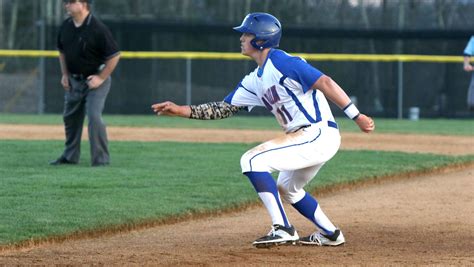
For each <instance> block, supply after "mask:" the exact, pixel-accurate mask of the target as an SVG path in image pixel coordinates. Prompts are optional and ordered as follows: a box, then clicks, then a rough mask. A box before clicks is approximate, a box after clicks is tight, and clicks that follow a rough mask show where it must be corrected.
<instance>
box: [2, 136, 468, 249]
mask: <svg viewBox="0 0 474 267" xmlns="http://www.w3.org/2000/svg"><path fill="white" fill-rule="evenodd" d="M252 146H253V145H251V144H205V143H203V144H192V143H174V142H149V143H147V142H111V143H110V150H111V155H112V165H111V166H109V167H105V168H102V167H99V168H92V167H89V155H88V154H89V153H88V143H87V142H84V144H83V147H82V150H83V153H82V154H83V159H82V162H81V163H80V164H79V165H77V166H58V167H54V166H49V165H48V164H47V162H48V160H50V159H54V158H55V157H57V156H58V154H59V153H60V152H61V151H62V149H63V142H59V141H5V140H0V148H1V149H0V166H1V168H0V177H1V179H0V245H8V244H14V243H17V242H21V241H24V240H31V239H33V240H35V239H41V238H45V237H48V236H57V235H65V234H70V233H73V232H77V231H88V230H93V229H101V228H106V227H109V226H116V225H133V224H135V223H140V222H143V221H150V220H160V219H163V218H167V217H169V216H179V215H185V214H190V213H196V212H206V211H212V210H218V209H224V208H230V207H236V206H239V205H242V204H244V203H249V202H255V201H257V199H258V198H257V194H255V192H254V189H253V188H252V186H251V185H250V183H249V182H248V181H247V179H246V178H245V176H243V175H242V174H241V173H240V166H239V162H240V156H241V154H243V153H244V152H245V151H246V150H247V149H249V148H250V147H252ZM466 161H474V156H469V157H450V156H440V155H432V154H406V153H394V152H375V151H340V152H339V153H338V154H337V155H336V157H335V158H334V159H333V160H331V161H330V162H328V163H327V164H326V166H325V167H324V168H323V169H322V170H321V172H320V174H319V175H318V177H317V178H316V179H314V180H313V182H312V183H311V185H310V187H309V189H311V188H315V187H321V186H327V185H331V184H336V183H341V182H349V181H355V180H359V179H366V178H372V177H378V176H384V175H390V174H395V173H399V172H407V171H415V170H426V169H431V168H434V167H439V166H443V165H446V164H452V163H456V162H458V163H459V162H466Z"/></svg>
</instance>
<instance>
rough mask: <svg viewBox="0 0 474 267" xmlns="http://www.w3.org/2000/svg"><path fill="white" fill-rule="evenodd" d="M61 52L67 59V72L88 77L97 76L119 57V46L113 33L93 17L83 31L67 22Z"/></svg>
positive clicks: (61, 42) (81, 28) (67, 20)
mask: <svg viewBox="0 0 474 267" xmlns="http://www.w3.org/2000/svg"><path fill="white" fill-rule="evenodd" d="M57 46H58V49H59V51H60V52H61V53H63V54H64V55H65V58H66V66H67V70H68V71H69V73H71V74H82V75H84V76H85V77H87V76H89V75H92V74H96V73H97V72H98V70H99V67H100V66H101V65H102V64H104V63H105V61H107V60H108V59H110V58H112V57H114V56H116V55H118V54H119V53H120V51H119V50H118V46H117V43H116V42H115V40H114V39H113V37H112V34H111V33H110V30H109V29H108V28H107V27H106V26H105V25H104V24H103V23H102V22H101V21H100V20H98V19H97V18H95V16H93V15H92V13H89V15H88V16H87V17H86V19H85V20H84V22H83V23H82V25H81V26H80V27H76V26H74V21H73V20H72V18H68V19H66V20H65V21H64V22H63V24H62V25H61V28H60V29H59V34H58V43H57Z"/></svg>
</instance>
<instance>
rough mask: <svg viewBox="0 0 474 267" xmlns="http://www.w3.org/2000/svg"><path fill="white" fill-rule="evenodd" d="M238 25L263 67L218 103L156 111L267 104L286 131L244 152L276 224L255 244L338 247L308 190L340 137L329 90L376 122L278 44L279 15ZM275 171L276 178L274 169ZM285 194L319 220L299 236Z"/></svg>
mask: <svg viewBox="0 0 474 267" xmlns="http://www.w3.org/2000/svg"><path fill="white" fill-rule="evenodd" d="M234 30H236V31H238V32H241V33H242V35H241V37H240V45H241V46H240V47H241V53H242V54H243V55H245V56H248V57H251V58H252V59H254V60H255V62H256V63H257V64H258V67H257V68H256V69H255V70H254V71H253V72H251V73H250V74H248V75H247V76H245V77H244V78H243V79H242V81H241V82H239V84H238V85H237V86H236V88H235V89H234V90H233V91H232V92H231V93H230V94H229V95H228V96H227V97H225V99H224V100H223V101H221V102H210V103H206V104H201V105H190V106H180V105H176V104H175V103H172V102H169V101H167V102H162V103H157V104H154V105H152V109H153V111H154V112H155V113H157V114H158V115H168V116H181V117H186V118H191V119H203V120H208V119H222V118H227V117H229V116H231V115H233V114H235V113H237V112H238V111H240V110H242V109H245V110H247V111H250V110H252V108H253V107H255V106H264V107H266V108H267V109H268V110H269V111H270V112H271V113H273V115H274V116H275V118H276V119H277V121H278V123H279V124H280V125H281V127H282V128H283V130H284V131H285V133H286V134H285V135H284V136H283V137H278V138H276V139H273V140H270V141H267V142H265V143H263V144H261V145H258V146H256V147H254V148H252V149H250V150H249V151H247V152H246V153H245V154H244V155H243V156H242V158H241V161H240V164H241V167H242V173H243V174H244V175H246V176H247V177H248V178H249V179H250V182H251V183H252V185H253V186H254V188H255V190H256V191H257V193H258V195H259V197H260V199H261V200H262V202H263V204H264V205H265V207H266V209H267V211H268V213H269V214H270V217H271V220H272V228H271V231H270V232H269V233H268V234H267V235H265V236H263V237H261V238H258V239H257V240H255V241H254V242H253V245H254V246H256V247H269V246H274V245H279V244H295V243H296V242H298V241H299V243H300V244H303V245H317V246H337V245H341V244H343V243H344V242H345V239H344V236H343V234H342V232H341V230H340V229H338V228H337V227H336V226H335V225H334V224H333V223H332V222H331V221H330V220H329V218H328V217H327V216H326V215H325V214H324V212H323V211H322V209H321V207H320V205H319V204H318V202H317V200H316V199H315V198H314V197H312V196H311V195H310V194H309V193H307V192H305V190H304V189H303V188H304V186H305V185H306V184H308V183H309V182H310V181H311V179H313V177H314V176H315V175H316V174H317V173H318V171H319V170H320V169H321V167H322V166H323V165H324V164H325V163H326V162H327V161H328V160H329V159H331V158H332V157H333V156H334V155H335V154H336V152H337V150H338V149H339V145H340V142H341V137H340V135H339V130H338V126H337V124H336V122H335V120H334V117H333V115H332V113H331V110H330V108H329V105H328V102H327V100H326V97H327V98H329V99H330V100H331V101H332V102H334V103H335V104H336V105H337V106H339V107H340V108H341V109H343V110H344V112H345V114H346V115H347V116H348V117H349V118H350V119H352V120H354V122H355V123H356V124H357V125H358V126H359V128H360V129H361V130H362V131H363V132H366V133H369V132H371V131H373V130H374V128H375V124H374V121H373V120H372V119H371V118H370V117H368V116H366V115H364V114H362V113H360V112H359V110H358V109H357V107H356V106H355V105H354V104H353V103H351V100H350V98H349V97H348V96H347V94H346V93H345V92H344V91H343V90H342V89H341V87H339V85H338V84H337V83H336V82H334V81H333V80H332V79H331V78H330V77H328V76H326V75H324V74H323V73H322V72H321V71H319V70H318V69H316V68H314V67H313V66H311V65H310V64H308V63H306V61H304V60H303V59H301V58H299V57H294V56H291V55H289V54H287V53H285V52H284V51H282V50H279V49H276V47H278V45H279V42H280V38H281V34H282V29H281V24H280V22H279V21H278V19H276V18H275V17H274V16H272V15H270V14H267V13H251V14H249V15H247V16H246V17H245V19H244V20H243V22H242V24H241V25H240V26H238V27H235V28H234ZM275 171H278V172H279V175H278V180H277V181H276V182H275V180H274V179H273V177H272V176H271V173H272V172H275ZM280 197H281V198H283V199H284V200H285V201H287V202H289V203H290V204H291V205H292V206H293V207H294V208H295V209H296V210H297V211H298V212H300V213H301V214H302V215H303V216H305V217H306V218H307V219H309V220H310V221H311V222H312V223H314V225H315V228H316V231H315V232H314V233H312V234H310V235H308V236H306V237H302V238H299V236H298V233H297V232H296V230H295V228H294V227H293V225H291V223H290V221H289V219H288V217H287V215H286V213H285V210H284V209H283V205H282V202H281V199H280Z"/></svg>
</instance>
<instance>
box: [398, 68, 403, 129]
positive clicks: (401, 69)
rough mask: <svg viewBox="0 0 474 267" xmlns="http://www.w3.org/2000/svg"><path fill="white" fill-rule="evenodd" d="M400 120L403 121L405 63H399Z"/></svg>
mask: <svg viewBox="0 0 474 267" xmlns="http://www.w3.org/2000/svg"><path fill="white" fill-rule="evenodd" d="M397 117H398V119H399V120H401V119H403V61H401V60H399V61H398V116H397Z"/></svg>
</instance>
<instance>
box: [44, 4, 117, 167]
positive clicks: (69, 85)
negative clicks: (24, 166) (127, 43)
mask: <svg viewBox="0 0 474 267" xmlns="http://www.w3.org/2000/svg"><path fill="white" fill-rule="evenodd" d="M63 3H64V6H65V9H66V11H67V13H68V15H69V18H68V19H66V20H65V21H64V22H63V23H62V25H61V28H60V30H59V34H58V40H57V46H58V50H59V62H60V65H61V72H62V78H61V85H62V86H63V87H64V90H65V95H64V113H63V120H64V127H65V132H66V142H65V149H64V152H63V154H62V155H61V156H60V157H59V158H58V159H56V160H54V161H51V162H50V164H51V165H62V164H77V163H78V162H79V158H80V145H81V135H82V128H83V124H84V117H85V115H86V114H87V119H88V122H89V124H88V130H89V142H90V150H91V164H92V166H105V165H108V164H109V162H110V158H109V149H108V141H107V132H106V128H105V124H104V122H103V121H102V111H103V109H104V104H105V100H106V98H107V95H108V93H109V90H110V84H111V78H110V74H111V73H112V72H113V71H114V69H115V67H116V66H117V63H118V61H119V58H120V51H119V50H118V46H117V43H116V42H115V40H114V39H113V37H112V34H111V33H110V31H109V29H108V28H107V27H106V26H105V25H104V24H103V23H102V22H101V21H100V20H99V19H97V18H96V17H95V16H94V15H93V14H92V13H91V12H90V9H91V3H92V0H64V1H63Z"/></svg>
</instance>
